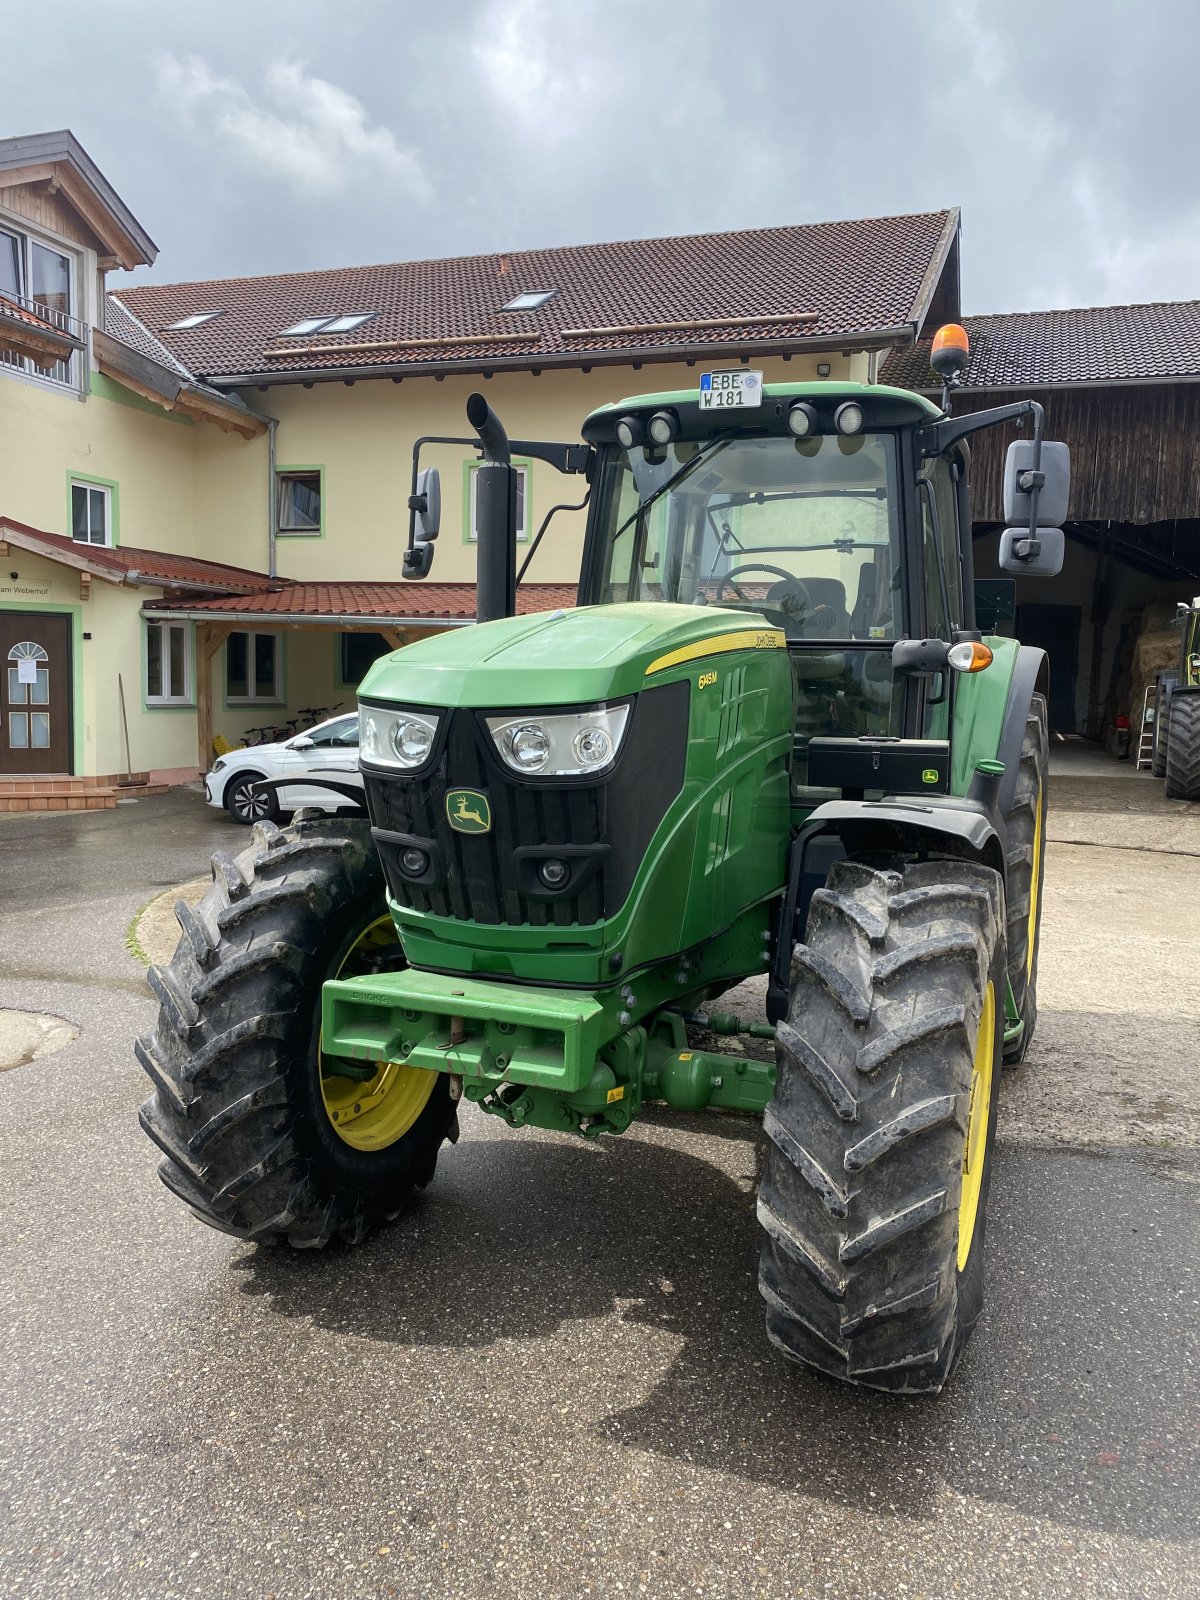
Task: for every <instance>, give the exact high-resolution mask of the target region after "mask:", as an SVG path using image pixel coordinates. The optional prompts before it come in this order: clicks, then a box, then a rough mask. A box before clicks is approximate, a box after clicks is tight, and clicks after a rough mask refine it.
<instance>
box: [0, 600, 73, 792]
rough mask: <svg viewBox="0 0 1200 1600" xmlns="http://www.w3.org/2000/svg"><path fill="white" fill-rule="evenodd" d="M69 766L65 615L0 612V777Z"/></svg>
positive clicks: (65, 770)
mask: <svg viewBox="0 0 1200 1600" xmlns="http://www.w3.org/2000/svg"><path fill="white" fill-rule="evenodd" d="M70 770H71V619H70V618H69V617H63V616H55V615H53V614H51V613H45V612H37V611H30V612H27V611H0V776H4V777H8V776H12V775H15V774H18V773H20V774H24V773H31V774H33V773H45V772H53V773H69V772H70Z"/></svg>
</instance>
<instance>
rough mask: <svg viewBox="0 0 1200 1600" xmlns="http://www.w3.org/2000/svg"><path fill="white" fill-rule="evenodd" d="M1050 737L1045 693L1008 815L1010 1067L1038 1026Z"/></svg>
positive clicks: (1030, 721)
mask: <svg viewBox="0 0 1200 1600" xmlns="http://www.w3.org/2000/svg"><path fill="white" fill-rule="evenodd" d="M1049 766H1050V735H1049V724H1048V718H1047V713H1046V697H1045V695H1041V694H1035V695H1034V697H1033V699H1032V701H1031V702H1030V706H1029V715H1028V716H1027V717H1026V719H1025V733H1024V735H1023V737H1022V739H1021V758H1020V765H1019V766H1018V768H1017V788H1016V793H1015V795H1014V797H1013V803H1012V806H1011V808H1010V809H1009V810H1008V811H1007V812H1006V813H1005V817H1004V821H1005V825H1006V827H1007V831H1008V858H1007V863H1006V865H1007V878H1008V882H1007V904H1008V930H1007V945H1008V981H1009V984H1010V985H1011V987H1012V994H1013V1000H1014V1001H1015V1003H1016V1007H1017V1015H1018V1016H1019V1017H1020V1019H1021V1021H1022V1022H1023V1023H1024V1027H1023V1028H1022V1030H1021V1037H1020V1038H1019V1039H1018V1040H1017V1042H1016V1043H1015V1044H1013V1045H1010V1046H1009V1047H1008V1048H1007V1049H1006V1050H1005V1052H1004V1064H1005V1066H1007V1067H1015V1066H1017V1065H1018V1064H1019V1063H1020V1062H1022V1061H1023V1060H1024V1059H1025V1053H1026V1051H1027V1050H1028V1049H1029V1046H1030V1045H1031V1044H1032V1042H1033V1035H1034V1030H1035V1029H1036V1027H1037V1015H1038V1011H1037V969H1038V953H1039V950H1040V947H1041V937H1042V899H1043V895H1042V885H1043V881H1044V876H1045V866H1046V806H1047V803H1048V799H1049Z"/></svg>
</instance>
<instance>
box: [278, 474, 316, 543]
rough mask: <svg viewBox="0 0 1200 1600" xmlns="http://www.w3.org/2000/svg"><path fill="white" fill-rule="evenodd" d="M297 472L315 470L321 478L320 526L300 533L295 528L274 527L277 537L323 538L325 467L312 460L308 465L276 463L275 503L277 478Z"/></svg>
mask: <svg viewBox="0 0 1200 1600" xmlns="http://www.w3.org/2000/svg"><path fill="white" fill-rule="evenodd" d="M298 472H315V473H316V474H317V476H318V477H319V478H320V480H321V526H320V528H319V529H318V530H317V532H316V533H300V532H299V531H297V530H296V529H290V530H289V529H287V528H276V530H275V537H276V538H277V539H323V538H324V537H325V468H324V467H323V466H321V465H320V464H318V463H316V462H313V463H312V464H311V465H309V466H290V467H285V466H281V465H279V464H278V463H276V466H275V504H276V506H278V504H279V480H280V478H287V477H290V476H292V475H294V474H295V473H298Z"/></svg>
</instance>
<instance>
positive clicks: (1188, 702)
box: [1164, 688, 1200, 800]
mask: <svg viewBox="0 0 1200 1600" xmlns="http://www.w3.org/2000/svg"><path fill="white" fill-rule="evenodd" d="M1164 789H1165V792H1166V795H1167V798H1168V799H1169V800H1200V689H1183V688H1177V689H1176V690H1175V693H1174V694H1173V695H1172V696H1171V715H1170V717H1169V718H1168V721H1167V762H1166V777H1165V781H1164Z"/></svg>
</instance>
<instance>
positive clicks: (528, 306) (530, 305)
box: [500, 289, 558, 311]
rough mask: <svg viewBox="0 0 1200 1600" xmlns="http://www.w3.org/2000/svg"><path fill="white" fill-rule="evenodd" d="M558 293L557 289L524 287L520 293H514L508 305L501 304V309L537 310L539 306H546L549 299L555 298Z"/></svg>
mask: <svg viewBox="0 0 1200 1600" xmlns="http://www.w3.org/2000/svg"><path fill="white" fill-rule="evenodd" d="M557 293H558V290H557V289H523V290H522V291H521V293H520V294H518V295H514V296H513V298H512V299H511V300H510V301H509V302H508V304H507V305H506V306H501V307H500V309H501V311H536V310H537V308H538V307H539V306H544V305H545V304H546V301H547V300H553V298H554V296H555V295H556V294H557Z"/></svg>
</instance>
